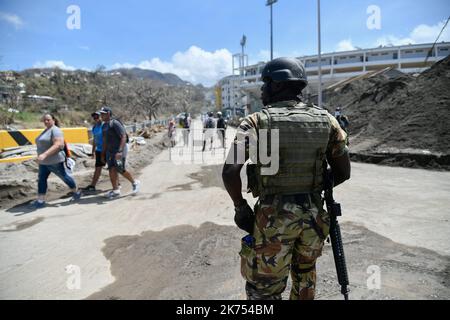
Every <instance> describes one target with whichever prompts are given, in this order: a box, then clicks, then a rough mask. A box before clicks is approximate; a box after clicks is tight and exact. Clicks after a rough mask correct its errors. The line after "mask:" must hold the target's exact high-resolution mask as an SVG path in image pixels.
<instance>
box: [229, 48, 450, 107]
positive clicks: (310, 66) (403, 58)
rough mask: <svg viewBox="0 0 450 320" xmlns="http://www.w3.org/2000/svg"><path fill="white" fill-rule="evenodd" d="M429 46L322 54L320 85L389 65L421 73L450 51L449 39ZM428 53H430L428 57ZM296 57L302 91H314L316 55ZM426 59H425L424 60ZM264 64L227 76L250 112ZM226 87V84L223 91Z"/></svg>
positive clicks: (259, 85)
mask: <svg viewBox="0 0 450 320" xmlns="http://www.w3.org/2000/svg"><path fill="white" fill-rule="evenodd" d="M432 48H433V44H432V43H426V44H414V45H406V46H388V47H378V48H373V49H359V50H353V51H346V52H333V53H327V54H322V59H321V61H322V67H321V69H322V88H326V87H328V86H330V85H332V84H334V83H337V82H340V81H344V80H347V79H350V78H353V77H356V76H360V75H363V74H366V73H368V72H371V71H377V70H382V69H385V68H388V67H392V68H395V69H397V70H399V71H401V72H404V73H419V72H422V71H424V70H426V69H427V68H429V67H430V66H431V65H433V64H434V63H435V62H437V61H439V60H442V59H444V58H445V57H447V56H448V55H449V54H450V42H441V43H437V44H436V45H435V47H434V48H433V49H432ZM430 51H431V52H430ZM429 53H431V54H430V56H429V57H428V59H427V55H428V54H429ZM298 59H300V60H301V61H302V62H303V64H304V66H305V68H306V73H307V76H308V82H309V85H308V87H307V88H306V89H305V90H306V92H304V93H307V94H308V93H311V94H314V93H316V92H317V86H318V79H319V76H318V69H319V68H318V63H319V61H318V60H319V59H318V56H317V55H312V56H302V57H298ZM425 60H427V62H426V63H425ZM264 65H265V63H264V62H260V63H258V64H255V65H251V66H248V67H245V73H244V75H242V76H239V75H236V76H230V77H233V79H234V80H233V88H235V89H234V92H233V88H231V90H230V91H229V92H230V93H231V94H232V95H235V96H236V95H239V93H236V92H240V93H242V92H244V93H245V94H246V95H247V101H248V105H249V107H250V110H251V111H252V112H253V111H255V110H257V109H258V108H259V107H260V104H261V103H260V102H259V97H260V95H261V94H260V88H261V85H262V82H261V80H260V78H261V71H262V69H263V68H264ZM227 78H229V77H227ZM227 78H225V79H227ZM228 89H229V87H227V89H225V90H228ZM255 99H256V101H255Z"/></svg>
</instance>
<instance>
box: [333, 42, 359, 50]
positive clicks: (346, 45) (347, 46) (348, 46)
mask: <svg viewBox="0 0 450 320" xmlns="http://www.w3.org/2000/svg"><path fill="white" fill-rule="evenodd" d="M352 50H356V47H355V46H354V45H353V43H352V39H345V40H342V41H340V42H339V43H338V44H337V47H336V51H337V52H340V51H352Z"/></svg>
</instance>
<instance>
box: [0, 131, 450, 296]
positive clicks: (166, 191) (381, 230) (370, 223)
mask: <svg viewBox="0 0 450 320" xmlns="http://www.w3.org/2000/svg"><path fill="white" fill-rule="evenodd" d="M197 125H198V123H197ZM228 135H229V138H230V139H228V140H229V141H231V137H232V135H233V131H232V130H229V131H228ZM215 150H216V151H217V152H216V153H215V154H214V155H213V154H209V153H208V154H206V155H205V154H203V155H202V153H201V152H199V151H196V152H194V154H192V153H186V152H184V156H186V159H189V157H190V159H191V160H192V159H194V160H195V161H194V162H196V163H190V164H187V163H185V164H180V163H178V164H175V163H174V162H175V161H174V154H173V153H172V154H170V152H169V150H165V151H163V152H161V153H160V154H159V155H158V156H156V157H155V159H154V160H153V163H152V164H151V165H149V166H147V167H146V168H145V169H144V170H142V174H141V175H140V180H141V182H142V189H141V192H140V193H139V194H138V195H136V196H131V195H129V194H127V192H129V190H130V186H128V184H124V187H123V188H124V191H125V192H124V193H123V196H122V197H121V198H120V199H117V200H113V201H110V200H107V199H105V198H103V197H102V196H101V195H91V196H86V197H84V198H83V199H82V200H81V201H80V202H79V203H77V204H69V203H68V201H67V199H58V200H55V201H51V203H50V205H49V206H48V207H47V208H45V209H42V210H39V211H29V210H28V209H27V208H25V207H23V206H19V207H14V208H12V209H8V210H2V211H0V298H1V299H83V298H89V299H139V298H143V299H243V298H245V296H244V283H243V281H242V279H241V277H240V273H239V256H238V251H239V245H240V238H241V237H242V236H244V233H243V232H242V231H240V230H239V229H237V228H236V227H235V226H234V224H233V219H232V218H233V208H232V203H231V201H230V200H229V198H228V196H227V194H226V191H225V190H224V188H223V186H222V183H221V178H220V173H221V165H219V164H214V161H210V162H208V163H201V161H200V160H201V159H202V158H203V159H208V157H209V159H210V160H212V159H215V160H216V162H217V163H218V162H219V161H217V160H220V157H222V156H223V154H221V153H220V152H219V151H218V149H215ZM178 159H179V158H178ZM179 162H180V161H179ZM181 162H182V161H181ZM449 181H450V173H447V172H433V171H425V170H419V169H403V168H390V167H381V166H380V167H378V166H375V165H367V164H354V165H353V175H352V180H351V182H349V183H347V184H345V185H343V186H340V187H338V188H337V189H336V194H335V197H336V199H337V200H339V201H340V202H341V203H342V206H343V210H344V217H342V219H341V221H342V225H341V228H342V229H343V238H344V245H345V250H346V256H347V260H348V269H349V276H350V282H351V285H350V289H351V290H352V292H351V298H353V299H449V298H450V283H449V279H450V275H449V272H450V268H449V266H450V241H449V240H450V236H449V232H448V231H449V230H450V223H449V209H448V208H449V207H450V199H449V197H448V194H449V191H450V183H449ZM247 198H249V197H247ZM371 266H372V267H371ZM373 266H376V267H375V268H379V270H380V278H379V279H380V280H381V287H380V289H372V290H370V289H369V288H368V286H367V282H368V279H369V280H370V279H371V278H370V276H371V274H370V270H372V268H373ZM73 270H75V272H72V271H73ZM78 271H79V273H78ZM368 271H369V273H368ZM77 275H79V278H76V276H77ZM74 277H75V278H74ZM74 279H79V280H80V282H79V286H77V285H75V286H74V285H73V284H74V283H77V281H75V282H73V280H74ZM286 294H287V293H286ZM317 298H318V299H341V297H340V296H339V288H338V286H337V283H336V277H335V270H334V263H333V260H332V254H331V247H330V246H329V245H326V247H325V250H324V255H323V257H322V258H320V260H319V263H318V284H317Z"/></svg>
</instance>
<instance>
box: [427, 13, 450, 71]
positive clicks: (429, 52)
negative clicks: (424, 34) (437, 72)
mask: <svg viewBox="0 0 450 320" xmlns="http://www.w3.org/2000/svg"><path fill="white" fill-rule="evenodd" d="M449 21H450V16H449V17H448V19H447V22H446V23H445V24H444V26H443V27H442V30H441V32H439V35H438V36H437V38H436V41H434V43H433V46H432V47H431V49H430V51H428V54H427V57H426V58H425V62H424V64H425V66H426V65H427V62H428V58H429V57H431V56H432V54H433V50H434V47H435V46H436V43H437V42H438V41H439V38H440V37H441V35H442V32H444V29H445V28H446V27H447V24H448V22H449Z"/></svg>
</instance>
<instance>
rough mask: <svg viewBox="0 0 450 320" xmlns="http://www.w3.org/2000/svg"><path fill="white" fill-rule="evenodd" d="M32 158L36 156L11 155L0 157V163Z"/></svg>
mask: <svg viewBox="0 0 450 320" xmlns="http://www.w3.org/2000/svg"><path fill="white" fill-rule="evenodd" d="M33 158H36V156H24V157H12V158H6V159H0V163H10V162H13V163H14V162H22V161H25V160H30V159H33Z"/></svg>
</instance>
